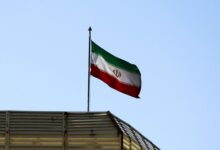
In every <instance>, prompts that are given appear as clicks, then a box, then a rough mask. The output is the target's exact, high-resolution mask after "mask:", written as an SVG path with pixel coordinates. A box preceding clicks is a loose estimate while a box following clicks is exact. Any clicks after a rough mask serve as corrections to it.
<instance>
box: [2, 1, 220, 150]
mask: <svg viewBox="0 0 220 150" xmlns="http://www.w3.org/2000/svg"><path fill="white" fill-rule="evenodd" d="M89 26H92V28H93V31H92V39H93V40H94V41H95V42H96V43H97V44H99V45H100V46H101V47H103V48H105V49H106V50H108V51H109V52H111V53H112V54H114V55H116V56H118V57H120V58H122V59H125V60H127V61H129V62H131V63H134V64H136V65H137V66H138V67H139V69H140V71H141V74H142V90H141V94H140V97H141V99H135V98H133V97H129V96H127V95H124V94H122V93H119V92H117V91H115V90H113V89H111V88H109V87H108V86H107V85H106V84H104V83H103V82H101V81H100V80H97V79H95V78H91V110H92V111H107V110H110V111H111V112H112V113H113V114H115V115H116V116H118V117H120V118H121V119H123V120H125V121H126V122H128V123H129V124H131V125H132V126H134V127H135V128H136V129H137V130H139V131H140V132H142V133H143V134H144V135H145V136H146V137H147V138H149V139H150V140H151V141H152V142H154V143H155V144H156V145H157V146H159V147H160V148H161V149H163V150H186V149H187V150H208V149H209V150H211V149H215V150H219V149H220V145H219V140H220V1H219V0H182V1H180V0H166V1H164V0H163V1H162V0H159V1H155V0H139V1H138V0H137V1H131V0H130V1H129V0H126V1H125V0H120V1H118V0H111V1H110V0H109V1H101V0H99V1H98V0H93V1H89V0H87V1H86V0H78V1H73V0H59V1H58V0H47V1H45V0H5V1H4V0H1V1H0V110H37V111H38V110H44V111H86V108H87V105H86V104H87V69H88V68H87V66H88V65H87V63H88V61H87V59H88V27H89Z"/></svg>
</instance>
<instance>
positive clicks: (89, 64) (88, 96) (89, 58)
mask: <svg viewBox="0 0 220 150" xmlns="http://www.w3.org/2000/svg"><path fill="white" fill-rule="evenodd" d="M88 31H89V53H88V93H87V94H88V95H87V99H88V103H87V112H89V110H90V66H91V57H90V55H91V32H92V28H91V27H89V29H88Z"/></svg>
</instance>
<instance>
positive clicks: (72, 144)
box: [0, 111, 159, 150]
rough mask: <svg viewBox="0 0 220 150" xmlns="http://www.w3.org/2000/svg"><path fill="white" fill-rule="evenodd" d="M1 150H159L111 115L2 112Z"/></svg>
mask: <svg viewBox="0 0 220 150" xmlns="http://www.w3.org/2000/svg"><path fill="white" fill-rule="evenodd" d="M0 150H159V148H158V147H157V146H156V145H154V144H153V143H152V142H151V141H149V140H148V139H147V138H145V137H144V136H143V135H142V134H141V133H139V132H138V131H137V130H135V129H134V128H133V127H132V126H131V125H129V124H127V123H126V122H124V121H122V120H121V119H119V118H118V117H116V116H115V115H113V114H112V113H110V112H89V113H86V112H33V111H0Z"/></svg>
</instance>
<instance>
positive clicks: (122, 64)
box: [92, 41, 140, 74]
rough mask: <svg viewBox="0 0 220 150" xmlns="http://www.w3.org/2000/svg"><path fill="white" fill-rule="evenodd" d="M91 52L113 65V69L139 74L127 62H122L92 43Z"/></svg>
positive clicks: (132, 65) (135, 67)
mask: <svg viewBox="0 0 220 150" xmlns="http://www.w3.org/2000/svg"><path fill="white" fill-rule="evenodd" d="M92 52H93V53H96V54H97V55H101V56H102V57H103V58H104V59H105V60H106V61H107V62H109V63H110V64H112V65H114V66H115V67H118V68H121V69H124V70H127V71H129V72H132V73H136V74H140V71H139V70H138V68H137V66H136V65H134V64H130V63H129V62H127V61H125V60H122V59H120V58H118V57H115V56H114V55H112V54H110V53H109V52H107V51H105V50H104V49H103V48H101V47H100V46H98V45H97V44H96V43H95V42H93V41H92Z"/></svg>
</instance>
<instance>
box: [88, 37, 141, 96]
mask: <svg viewBox="0 0 220 150" xmlns="http://www.w3.org/2000/svg"><path fill="white" fill-rule="evenodd" d="M91 75H92V76H94V77H96V78H98V79H100V80H102V81H103V82H105V83H106V84H107V85H109V86H110V87H112V88H114V89H115V90H118V91H120V92H122V93H124V94H127V95H130V96H133V97H136V98H139V96H138V95H139V93H140V90H141V73H140V71H139V69H138V68H137V66H136V65H134V64H130V63H129V62H127V61H124V60H122V59H120V58H117V57H115V56H114V55H112V54H110V53H109V52H107V51H105V50H104V49H103V48H101V47H100V46H98V45H97V44H96V43H95V42H93V41H91Z"/></svg>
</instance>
